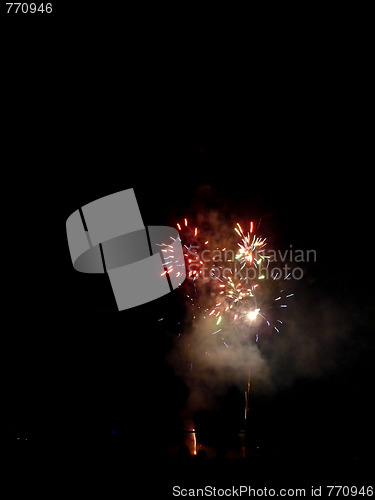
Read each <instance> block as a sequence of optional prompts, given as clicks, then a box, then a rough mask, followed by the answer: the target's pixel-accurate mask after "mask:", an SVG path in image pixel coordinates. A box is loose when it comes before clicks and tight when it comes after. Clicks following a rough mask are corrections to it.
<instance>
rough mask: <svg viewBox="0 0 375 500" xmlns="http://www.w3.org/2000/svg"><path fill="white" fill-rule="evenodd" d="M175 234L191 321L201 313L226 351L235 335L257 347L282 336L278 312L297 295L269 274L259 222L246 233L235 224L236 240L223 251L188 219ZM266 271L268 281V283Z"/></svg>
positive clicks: (276, 273) (277, 274) (222, 248)
mask: <svg viewBox="0 0 375 500" xmlns="http://www.w3.org/2000/svg"><path fill="white" fill-rule="evenodd" d="M177 229H178V230H179V232H180V238H181V240H182V244H183V248H184V256H185V265H186V268H187V277H188V279H187V280H186V282H185V283H184V285H183V289H184V292H185V294H186V297H187V299H188V303H189V304H190V308H191V311H192V313H191V314H192V319H194V320H195V319H197V317H198V314H199V318H202V319H204V320H205V321H206V322H209V324H210V326H211V335H215V336H217V338H219V339H220V340H221V342H222V343H223V344H224V345H225V346H226V347H229V345H230V337H231V336H232V335H236V334H237V335H241V336H245V337H247V338H251V339H253V340H254V341H255V342H258V341H259V338H260V335H261V334H264V333H266V332H269V331H273V332H274V333H279V332H280V327H281V325H282V319H281V317H280V316H281V314H280V312H281V310H282V309H285V308H287V306H288V299H290V298H291V297H292V296H293V294H292V293H287V291H286V289H285V288H286V287H285V286H284V287H280V277H279V273H278V272H277V271H275V270H272V269H270V260H271V259H270V257H269V256H268V255H267V252H266V245H267V242H266V238H263V237H262V236H259V235H257V234H256V232H255V223H254V222H253V221H250V223H249V224H248V231H244V230H243V228H242V226H241V224H240V223H236V225H235V227H234V228H233V233H232V234H233V238H231V239H230V240H229V241H226V242H225V243H226V246H222V247H221V248H220V247H219V246H217V245H211V244H210V241H209V240H208V239H206V238H205V237H204V236H201V234H202V233H203V232H201V231H199V229H198V227H196V226H193V227H190V226H189V222H188V219H187V218H185V219H184V221H183V222H182V223H180V222H179V223H177ZM238 238H239V241H238ZM228 243H229V245H228ZM265 270H266V271H267V276H268V277H269V278H270V279H265V278H266V275H265V273H264V271H265ZM287 278H288V275H287V276H285V277H284V279H283V280H282V281H283V282H284V281H285V280H286V279H287Z"/></svg>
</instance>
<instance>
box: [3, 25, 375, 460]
mask: <svg viewBox="0 0 375 500" xmlns="http://www.w3.org/2000/svg"><path fill="white" fill-rule="evenodd" d="M68 39H69V33H68V32H64V34H63V35H57V34H55V35H54V36H50V37H49V38H48V40H46V39H45V38H43V37H37V38H36V39H33V42H32V43H31V44H30V45H28V43H29V42H28V41H27V40H30V38H27V37H26V38H23V37H21V36H20V37H19V38H17V40H16V38H15V37H14V36H13V38H12V37H11V38H9V39H8V43H9V52H8V55H10V54H12V55H11V57H10V61H9V62H10V64H9V66H7V71H6V75H7V82H8V85H9V89H10V93H9V94H7V95H8V96H9V98H8V100H7V102H6V103H5V104H4V105H5V108H6V114H4V117H3V121H4V125H5V128H6V133H5V136H3V165H4V168H3V180H4V182H3V183H2V186H3V202H4V205H3V214H4V216H3V220H4V226H3V230H4V239H3V241H4V250H5V258H4V260H3V276H4V278H5V280H4V282H5V287H6V297H5V299H4V303H3V304H4V310H3V314H4V325H5V326H4V334H3V338H4V352H5V355H6V359H7V361H6V363H5V366H6V370H5V372H6V374H5V378H4V388H5V392H4V394H5V396H4V399H5V401H4V402H5V405H4V406H5V408H6V419H5V420H6V423H5V429H4V433H5V435H9V433H10V434H11V435H13V434H12V432H13V429H19V428H27V429H29V430H30V429H31V430H32V432H33V435H34V437H35V439H36V440H37V441H40V442H44V443H45V442H47V443H51V442H52V441H53V440H57V441H59V442H60V443H61V442H63V441H68V442H70V443H73V446H74V443H75V442H76V441H78V440H85V441H89V440H90V436H92V435H95V436H97V438H98V439H103V440H105V439H107V437H108V436H109V433H111V430H113V429H115V430H116V432H117V437H118V436H119V435H120V436H125V435H127V436H128V435H129V433H132V434H133V437H132V441H131V443H132V446H133V447H134V449H137V448H139V449H141V448H142V447H150V449H152V448H154V447H156V446H157V443H155V441H154V438H150V439H149V438H145V437H144V436H138V435H137V433H139V432H140V429H142V432H143V430H144V429H161V432H162V433H163V436H164V439H165V440H166V441H170V442H173V439H174V438H175V434H176V432H177V431H178V429H179V426H180V421H179V412H180V411H181V409H182V408H183V407H184V404H185V402H186V400H187V397H188V390H187V388H186V384H185V383H184V381H183V380H182V379H181V378H179V377H177V376H176V375H175V374H174V372H173V370H172V367H171V366H170V364H169V363H168V362H167V360H166V358H167V354H168V353H169V352H170V350H171V349H172V347H173V342H174V340H173V338H172V337H173V336H172V337H171V335H170V333H168V332H166V331H165V330H163V328H161V327H159V326H157V327H156V328H155V319H157V318H158V317H160V316H164V315H165V313H166V312H167V311H168V313H169V314H171V313H170V311H171V309H172V310H173V312H172V320H174V319H175V317H176V318H178V316H179V314H180V310H181V308H182V306H181V299H180V298H179V297H177V294H176V293H175V294H171V296H168V297H165V298H163V299H160V300H159V301H157V302H155V303H152V304H149V305H145V306H142V307H139V308H136V309H135V310H131V311H123V312H121V313H119V312H118V311H117V310H116V307H115V303H114V299H113V296H112V291H111V288H110V285H109V282H108V280H106V278H105V277H104V276H95V275H83V274H80V273H77V272H75V271H74V270H73V268H72V266H71V261H70V256H69V251H68V246H67V241H66V234H65V221H66V219H67V217H68V216H69V215H70V214H71V213H72V212H73V211H75V210H76V209H77V208H78V207H80V206H82V205H84V204H86V203H88V202H90V201H93V200H95V199H97V198H99V197H101V196H105V195H107V194H110V193H113V192H116V191H120V190H123V189H127V188H130V187H133V188H134V189H135V193H136V196H137V200H138V202H139V206H140V209H141V211H142V215H143V219H144V222H145V223H146V224H148V225H154V224H155V225H157V224H172V223H175V222H176V220H177V218H178V217H182V216H184V214H186V213H188V214H189V211H190V210H191V207H196V206H198V207H199V209H200V210H205V209H207V210H216V211H219V212H220V211H222V212H223V213H225V216H228V215H229V214H231V213H233V217H236V218H244V219H245V220H248V219H249V218H254V219H262V227H264V228H265V229H266V230H267V229H270V230H272V235H275V236H274V238H275V239H276V241H275V243H276V244H278V245H280V246H282V247H283V248H289V245H290V244H292V245H293V248H301V249H315V250H316V251H317V262H316V263H314V265H313V266H309V269H308V276H307V277H306V280H304V281H303V283H301V284H300V289H301V291H300V299H299V300H301V301H304V302H305V303H306V302H308V301H309V300H310V301H311V309H310V311H309V314H311V321H314V318H315V316H314V315H315V314H316V311H317V310H319V307H317V304H318V303H320V304H321V303H323V302H326V303H329V304H333V305H334V310H335V314H337V315H338V319H339V320H340V321H342V319H340V318H342V316H341V314H340V313H341V312H342V315H343V316H344V318H345V319H346V320H347V323H346V327H345V328H346V332H345V336H344V338H343V340H342V342H339V343H336V344H335V349H337V352H335V353H333V354H332V356H333V357H334V359H335V362H334V363H333V366H332V367H330V368H329V369H327V371H326V372H324V371H323V372H322V373H320V374H319V375H316V376H303V375H298V376H296V378H295V379H294V380H293V381H292V382H291V383H290V384H289V385H287V386H286V387H285V388H283V389H280V390H279V391H278V392H277V393H276V394H273V395H270V396H264V395H259V396H257V397H256V398H255V402H254V409H253V412H254V419H256V421H257V422H258V424H257V426H256V427H257V429H258V432H259V436H260V440H261V442H262V443H264V444H265V445H266V446H268V447H273V446H274V447H276V448H278V449H280V450H285V449H287V448H288V446H291V447H293V446H294V447H299V448H300V447H301V446H302V447H303V448H304V449H305V450H306V449H309V447H315V448H314V449H316V448H319V449H322V448H325V449H327V450H329V451H330V452H331V453H336V454H337V453H339V452H341V451H343V450H344V451H345V453H346V452H347V453H348V455H350V456H353V457H354V455H356V454H357V455H361V454H362V455H363V456H365V455H366V456H367V455H368V454H370V452H371V450H373V439H374V433H373V420H374V418H373V409H372V407H371V405H370V401H371V399H372V396H373V371H372V362H373V359H374V358H373V356H374V340H373V338H374V336H373V334H374V326H375V322H374V317H373V296H374V294H373V272H372V253H373V252H372V236H373V235H372V228H373V221H372V218H373V217H372V215H373V203H372V198H373V195H372V183H373V180H372V170H371V165H372V163H373V161H371V160H370V158H371V156H370V150H371V144H370V133H369V125H368V117H367V111H366V109H367V108H366V107H367V102H366V97H365V94H364V92H361V90H360V87H361V86H353V85H349V84H348V81H347V80H346V79H345V74H346V73H345V65H344V66H343V67H342V68H341V70H340V71H339V70H337V71H331V70H330V69H329V64H327V65H325V66H324V71H323V70H322V73H321V75H322V76H321V77H319V74H320V73H316V68H318V69H319V67H320V66H319V64H318V65H317V66H314V67H312V66H310V65H309V64H307V63H305V64H304V63H303V61H301V58H300V57H298V58H297V59H298V61H299V63H298V65H296V63H295V64H292V62H293V58H292V57H291V59H290V65H288V64H287V63H286V64H285V65H284V64H282V65H281V68H282V70H280V71H279V70H278V71H277V74H276V75H273V77H272V78H271V77H270V78H266V77H265V76H264V75H263V77H259V75H258V73H257V72H256V71H254V73H253V74H252V75H253V76H252V79H251V80H252V81H251V84H250V83H249V84H248V88H247V84H245V85H244V87H245V88H244V89H243V90H244V91H245V92H244V94H243V95H244V97H243V98H241V99H238V101H237V102H236V97H238V96H237V91H236V92H234V91H233V92H230V93H229V94H230V95H229V96H228V95H227V99H223V98H222V93H221V91H218V90H219V87H220V85H219V83H220V82H222V83H223V81H226V80H225V79H224V80H223V76H222V69H220V68H221V67H222V66H221V64H222V63H221V62H220V60H219V64H213V63H212V66H213V67H214V69H213V73H211V56H210V54H211V53H210V52H209V51H208V52H207V51H204V52H200V51H197V52H194V54H195V56H194V57H192V59H193V61H192V60H191V59H190V58H189V62H188V63H186V66H184V64H183V62H182V61H179V64H177V63H176V59H178V57H177V55H175V56H174V57H166V58H165V59H163V61H161V62H160V64H158V63H157V61H156V59H155V57H154V55H153V54H151V53H150V52H149V51H147V50H146V51H145V52H141V53H142V57H141V56H136V55H135V51H134V50H131V49H130V48H128V49H127V50H128V52H126V50H125V53H124V54H123V55H121V56H120V55H119V56H116V57H115V56H113V55H112V57H110V56H109V55H108V50H109V51H110V49H111V47H113V44H111V43H109V45H106V47H108V49H106V50H104V43H103V44H102V43H101V42H100V40H99V38H98V37H96V38H93V41H92V46H91V45H90V43H91V40H92V39H91V38H90V37H89V36H88V35H86V37H83V38H82V39H81V38H79V39H76V38H75V39H74V40H70V41H69V40H68ZM99 42H100V43H99ZM108 42H110V40H109V39H107V43H108ZM50 43H51V44H52V47H53V49H51V47H49V48H48V49H47V46H48V45H49V44H50ZM114 43H115V42H114ZM116 43H117V42H116ZM90 47H91V48H90ZM94 48H95V50H93V49H94ZM99 48H101V50H98V49H99ZM117 48H118V47H117ZM120 52H121V51H120ZM127 53H128V54H129V57H127V55H126V54H127ZM143 54H144V55H145V56H144V57H143ZM273 55H274V56H275V57H276V54H273ZM130 59H131V60H132V62H131V63H130V62H129V60H130ZM149 61H153V64H152V65H151V63H149ZM195 61H199V64H198V63H195ZM142 68H143V70H142ZM145 68H146V69H145ZM208 69H209V71H207V70H208ZM231 71H234V70H233V69H232V70H231ZM207 73H209V74H210V78H206V75H207ZM357 74H358V78H360V77H361V73H357ZM256 75H257V76H256ZM163 76H164V78H163ZM297 76H298V82H297V80H296V78H297ZM240 79H241V81H242V78H240ZM361 81H362V80H361ZM363 82H364V83H363V85H365V83H366V78H365V77H363ZM242 83H244V82H243V81H242ZM224 87H225V85H224ZM224 101H225V102H224ZM227 101H229V104H228V103H227ZM320 307H322V306H321V305H320ZM172 320H171V321H172ZM306 321H307V323H308V319H307V320H306ZM228 390H233V388H232V389H231V388H228ZM230 394H231V393H230V392H229V396H228V398H229V401H230V397H231V396H230ZM235 397H237V396H235ZM222 408H223V415H226V412H227V410H228V404H227V403H226V402H225V400H224V402H223V406H222ZM204 418H205V417H204ZM204 418H203V420H204ZM10 429H11V431H10ZM301 429H304V430H305V431H304V432H303V433H302V437H301ZM301 443H302V444H301ZM148 451H150V450H148Z"/></svg>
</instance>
